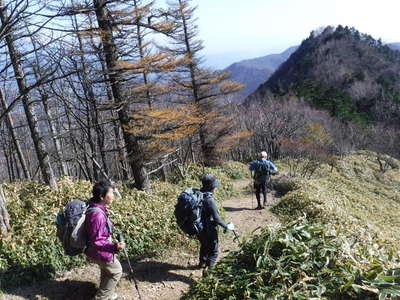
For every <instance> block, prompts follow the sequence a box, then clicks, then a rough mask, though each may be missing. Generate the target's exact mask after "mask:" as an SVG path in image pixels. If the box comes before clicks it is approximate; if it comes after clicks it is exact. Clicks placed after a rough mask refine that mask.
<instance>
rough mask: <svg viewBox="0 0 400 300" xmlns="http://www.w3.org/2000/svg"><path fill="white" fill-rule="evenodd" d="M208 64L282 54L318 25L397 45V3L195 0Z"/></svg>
mask: <svg viewBox="0 0 400 300" xmlns="http://www.w3.org/2000/svg"><path fill="white" fill-rule="evenodd" d="M192 3H193V4H194V5H198V10H197V17H198V18H199V20H198V25H199V29H200V37H201V39H203V40H204V45H205V49H204V56H205V58H206V59H207V65H211V66H214V67H218V68H223V67H227V66H228V65H229V64H231V63H233V62H236V61H239V60H241V59H246V58H253V57H258V56H264V55H267V54H271V53H280V52H282V51H284V50H285V49H286V48H288V47H290V46H294V45H297V44H300V43H301V41H302V40H303V39H304V38H306V37H307V36H308V35H309V33H310V32H311V31H312V30H314V29H317V28H319V27H321V26H327V25H334V26H335V25H338V24H342V25H348V26H354V27H355V28H357V29H358V30H359V31H361V32H363V33H368V34H370V35H372V36H373V37H374V38H382V40H383V41H384V42H400V17H399V14H400V0H380V1H376V0H363V1H362V0H193V1H192Z"/></svg>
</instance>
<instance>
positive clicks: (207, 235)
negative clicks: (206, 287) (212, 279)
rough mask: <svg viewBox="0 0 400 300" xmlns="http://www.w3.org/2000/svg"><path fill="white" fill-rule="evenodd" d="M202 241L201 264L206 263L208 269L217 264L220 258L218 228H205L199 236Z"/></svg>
mask: <svg viewBox="0 0 400 300" xmlns="http://www.w3.org/2000/svg"><path fill="white" fill-rule="evenodd" d="M198 239H199V241H200V254H199V261H200V263H205V264H206V266H207V267H212V266H213V265H214V264H215V263H216V262H217V257H218V230H217V227H216V226H213V225H211V226H210V227H208V228H207V227H206V228H204V230H203V231H202V232H201V233H200V234H199V235H198Z"/></svg>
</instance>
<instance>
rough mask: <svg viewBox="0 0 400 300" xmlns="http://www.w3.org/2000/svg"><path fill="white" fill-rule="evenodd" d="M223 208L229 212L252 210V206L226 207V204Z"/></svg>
mask: <svg viewBox="0 0 400 300" xmlns="http://www.w3.org/2000/svg"><path fill="white" fill-rule="evenodd" d="M224 210H225V211H229V212H234V211H243V210H254V208H251V207H228V206H224Z"/></svg>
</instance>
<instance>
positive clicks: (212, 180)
mask: <svg viewBox="0 0 400 300" xmlns="http://www.w3.org/2000/svg"><path fill="white" fill-rule="evenodd" d="M201 183H202V184H203V188H202V190H205V191H209V192H212V191H213V190H214V189H215V188H216V187H217V186H219V184H220V183H221V182H220V181H219V180H218V179H217V177H215V176H214V175H212V174H206V175H204V176H203V177H202V178H201Z"/></svg>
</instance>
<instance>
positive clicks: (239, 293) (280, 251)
mask: <svg viewBox="0 0 400 300" xmlns="http://www.w3.org/2000/svg"><path fill="white" fill-rule="evenodd" d="M344 245H345V244H344V243H343V241H342V240H341V239H340V238H337V237H335V236H333V235H331V234H329V233H328V231H327V229H326V227H325V226H324V225H321V224H320V223H315V222H310V221H309V220H307V219H306V218H300V219H298V220H296V221H294V222H290V223H288V224H286V225H285V226H281V227H276V228H264V229H263V230H262V232H261V234H260V235H257V236H254V237H253V238H251V239H250V240H248V241H247V242H244V243H243V244H242V245H241V247H240V250H239V251H237V252H232V253H230V254H229V255H228V256H227V257H226V258H224V259H222V260H221V261H220V262H219V263H218V264H217V265H216V266H215V268H214V269H213V270H212V271H211V272H210V273H209V275H208V276H207V277H205V278H203V279H202V280H200V281H199V282H198V283H197V284H196V285H194V286H192V287H191V289H190V291H189V292H188V293H187V294H186V295H185V296H184V297H183V299H199V300H200V299H231V300H234V299H378V297H379V299H385V297H386V295H393V296H394V295H400V285H398V284H397V283H396V281H398V279H399V278H400V276H398V274H400V272H399V271H398V270H389V269H388V268H387V267H386V266H385V264H384V263H383V262H382V261H380V260H379V257H374V260H371V254H369V255H368V256H365V257H359V259H364V260H367V261H369V262H371V263H369V264H367V268H366V269H364V268H360V266H359V265H358V264H355V263H354V262H353V259H354V258H352V256H351V252H349V251H348V249H347V248H346V247H345V246H344ZM392 299H394V298H392Z"/></svg>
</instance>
